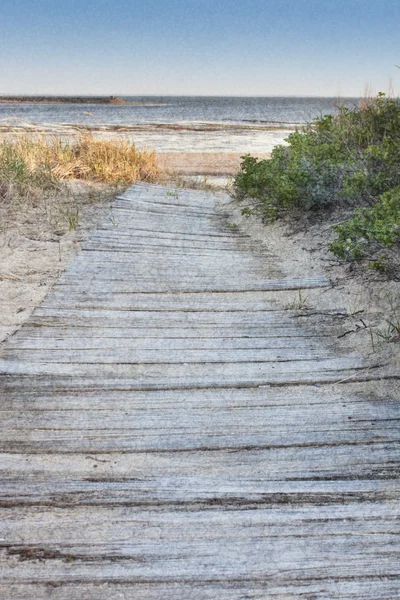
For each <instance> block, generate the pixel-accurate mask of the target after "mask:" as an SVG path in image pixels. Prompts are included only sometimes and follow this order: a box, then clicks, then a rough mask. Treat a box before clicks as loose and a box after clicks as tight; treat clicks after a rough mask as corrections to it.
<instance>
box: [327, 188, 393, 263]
mask: <svg viewBox="0 0 400 600" xmlns="http://www.w3.org/2000/svg"><path fill="white" fill-rule="evenodd" d="M335 230H336V232H337V234H338V235H337V239H336V240H335V241H334V242H333V243H331V245H330V248H331V250H332V252H334V254H336V256H338V257H339V258H343V259H350V260H360V259H362V258H368V259H369V260H370V261H371V266H372V267H374V268H376V269H378V270H385V269H386V262H387V259H388V256H387V252H386V250H387V249H391V248H398V246H399V244H400V187H397V188H393V189H392V190H390V191H389V192H386V193H385V194H382V196H380V198H379V201H378V202H377V203H376V204H375V205H374V206H373V207H371V208H358V209H356V210H355V211H354V214H353V216H352V217H351V218H350V219H349V220H348V221H346V222H345V223H343V224H341V225H336V227H335Z"/></svg>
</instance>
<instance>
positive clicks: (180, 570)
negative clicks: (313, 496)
mask: <svg viewBox="0 0 400 600" xmlns="http://www.w3.org/2000/svg"><path fill="white" fill-rule="evenodd" d="M397 510H398V509H397V505H396V504H395V503H389V504H386V503H384V502H381V503H380V510H379V511H378V514H374V510H373V509H372V510H370V509H369V508H368V507H361V506H360V505H355V506H351V505H350V506H346V507H345V509H344V510H343V507H341V506H340V505H339V506H332V505H331V506H329V507H327V508H325V509H324V507H323V506H318V507H315V506H313V507H310V508H298V509H296V508H295V509H293V508H280V509H279V510H278V511H273V510H269V509H264V510H263V509H257V510H246V511H242V510H236V511H234V512H233V514H232V512H231V511H223V510H220V509H218V508H217V509H210V510H208V511H204V510H203V511H196V510H194V511H189V512H184V511H175V510H172V511H168V510H164V511H162V512H160V511H149V510H142V511H141V510H137V509H129V508H127V507H124V508H121V509H118V508H110V509H106V508H104V507H102V508H99V509H96V508H95V507H90V509H85V508H84V507H80V508H79V509H64V510H62V511H59V510H57V509H54V508H52V509H50V510H46V509H43V510H42V511H40V512H39V513H38V511H37V510H33V511H32V509H31V510H30V509H29V508H25V509H24V510H23V512H22V514H21V515H20V517H19V518H18V517H16V515H15V510H14V509H10V510H7V509H3V510H2V515H3V521H4V520H6V521H8V520H9V519H12V521H11V522H12V527H11V528H10V527H9V526H7V525H6V526H5V527H1V530H2V537H3V538H4V536H6V537H7V542H6V543H4V542H2V543H1V545H2V547H3V550H4V553H3V556H4V559H3V560H1V558H0V561H1V562H0V574H1V577H2V580H3V581H4V582H6V583H15V582H17V581H21V582H27V583H28V582H33V581H37V582H43V581H54V580H56V581H57V580H61V581H82V582H87V581H116V582H118V581H120V580H123V581H127V582H137V581H143V582H148V581H149V580H151V581H160V582H163V581H164V582H165V581H171V582H172V581H174V582H182V581H186V582H188V583H191V582H194V581H196V582H201V581H205V582H210V581H211V582H212V581H221V580H223V579H225V578H226V575H227V569H228V570H229V573H231V574H232V575H233V574H235V576H234V579H235V580H239V581H240V580H244V581H266V580H269V581H274V582H279V583H281V584H282V583H284V582H285V583H286V584H289V583H291V584H292V585H293V584H295V583H296V582H297V581H299V580H300V581H309V580H312V579H315V578H316V577H315V571H316V570H317V571H318V579H319V580H321V579H322V580H327V579H328V580H329V579H331V578H339V579H343V578H351V579H354V578H360V579H361V580H362V579H363V578H366V577H370V578H371V577H372V578H373V577H378V576H380V577H387V578H389V577H392V578H394V577H395V578H397V580H399V579H400V563H399V562H398V561H397V557H398V552H399V550H400V547H399V546H400V536H399V535H398V527H396V515H397ZM382 517H384V518H385V520H386V522H385V520H382ZM232 521H234V526H232ZM71 524H74V525H73V526H72V527H71ZM389 524H391V525H392V528H390V527H389ZM21 539H22V540H23V542H22V543H21ZM322 540H323V541H322ZM377 551H379V553H380V560H379V562H377V561H376V560H375V555H376V552H377ZM18 557H20V558H22V560H18ZM266 557H268V560H266ZM13 558H14V559H16V560H12V559H13ZM24 558H27V560H24ZM10 559H11V560H10ZM41 559H42V560H41ZM1 563H3V564H1ZM232 575H231V576H232Z"/></svg>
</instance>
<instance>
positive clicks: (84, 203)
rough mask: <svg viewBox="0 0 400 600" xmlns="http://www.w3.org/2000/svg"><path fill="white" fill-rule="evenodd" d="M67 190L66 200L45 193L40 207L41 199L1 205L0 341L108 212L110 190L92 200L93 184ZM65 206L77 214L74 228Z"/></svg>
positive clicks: (20, 321)
mask: <svg viewBox="0 0 400 600" xmlns="http://www.w3.org/2000/svg"><path fill="white" fill-rule="evenodd" d="M100 187H101V186H100ZM66 190H67V191H68V194H67V196H68V197H67V198H66V197H62V198H51V197H49V198H48V199H47V202H46V204H45V205H44V203H43V201H42V199H40V200H39V201H38V202H37V203H36V205H34V204H31V205H28V204H25V205H24V206H20V207H18V206H10V205H6V204H5V203H3V204H1V203H0V223H1V230H0V343H1V342H2V341H4V340H5V339H6V338H7V337H8V336H10V335H11V334H12V333H13V332H15V331H16V330H17V329H18V328H19V327H20V326H21V325H22V324H23V323H24V322H25V321H26V320H27V319H28V318H29V316H30V315H31V313H32V311H33V309H34V308H35V306H38V305H39V304H40V302H41V301H42V300H43V299H44V298H45V296H46V294H47V293H48V291H49V290H50V288H51V287H52V285H54V283H55V282H56V281H57V279H58V278H59V276H60V274H61V273H62V271H63V270H64V269H65V267H66V266H67V265H68V264H69V263H70V262H72V260H73V259H74V257H75V255H76V253H77V252H78V251H79V250H80V248H81V247H82V244H83V243H84V241H85V240H86V239H87V238H88V237H89V235H90V234H91V233H92V231H94V230H95V228H96V226H97V224H98V223H99V222H101V221H102V220H103V219H104V217H105V215H106V214H107V212H108V211H109V208H108V203H107V202H105V201H104V200H105V198H106V197H109V194H105V195H104V196H103V197H102V200H101V201H100V199H99V197H97V199H95V198H92V195H93V186H89V185H87V184H82V183H73V184H69V185H67V186H66ZM95 191H96V193H99V192H100V190H99V186H96V189H95ZM68 206H69V207H70V208H71V211H72V212H71V214H72V215H75V214H78V218H79V221H78V226H77V228H76V229H70V226H69V225H68V220H67V218H66V215H65V211H66V210H67V207H68ZM76 210H78V213H76Z"/></svg>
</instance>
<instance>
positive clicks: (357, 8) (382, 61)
mask: <svg viewBox="0 0 400 600" xmlns="http://www.w3.org/2000/svg"><path fill="white" fill-rule="evenodd" d="M396 63H397V64H398V63H400V0H330V1H326V0H237V1H232V0H140V1H136V0H0V94H18V93H19V94H121V95H122V94H125V95H158V94H159V95H168V94H170V95H238V96H241V95H249V96H251V95H255V96H264V95H265V96H268V95H310V96H318V95H321V96H338V95H341V96H353V95H354V96H358V95H362V94H363V93H364V89H365V86H366V85H370V86H371V89H372V92H377V91H387V90H388V88H389V84H390V79H391V78H392V80H393V88H394V91H395V93H396V94H398V93H399V92H400V69H396V68H395V67H394V64H396Z"/></svg>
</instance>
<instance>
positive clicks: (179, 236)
mask: <svg viewBox="0 0 400 600" xmlns="http://www.w3.org/2000/svg"><path fill="white" fill-rule="evenodd" d="M223 202H224V199H219V198H217V197H216V196H214V195H213V194H210V193H205V192H200V191H190V190H173V189H169V188H163V187H160V186H153V185H143V184H137V185H135V186H133V187H132V188H130V189H129V190H127V191H126V192H125V193H124V194H122V195H121V196H120V197H119V198H117V199H116V201H115V204H114V207H113V209H112V214H111V216H110V217H109V218H108V219H107V220H106V222H105V223H103V224H102V225H101V227H100V228H99V229H98V230H97V232H96V233H95V234H94V235H93V237H92V239H91V240H90V241H89V242H88V243H87V244H86V246H85V249H84V251H83V252H82V253H81V254H80V255H79V256H78V257H77V258H76V260H75V262H74V263H73V264H72V265H71V266H70V267H69V268H68V269H67V270H66V271H65V272H64V273H63V274H62V276H61V278H60V280H59V282H58V283H57V285H55V286H54V288H53V289H52V291H51V292H50V294H49V295H48V296H47V298H46V299H45V300H44V302H43V303H42V305H41V306H40V307H38V308H37V309H36V310H35V311H34V312H33V314H32V316H31V318H30V319H29V321H28V322H27V324H26V325H25V326H24V327H23V328H22V329H21V330H19V331H18V332H17V333H15V334H14V335H12V336H11V337H10V338H9V339H8V341H7V343H6V344H4V345H3V347H2V348H1V350H0V399H1V401H0V411H1V420H0V451H1V459H0V470H1V489H0V598H1V600H3V599H4V600H17V599H18V600H33V599H35V600H37V599H40V600H42V599H43V600H47V599H49V600H50V599H53V600H100V599H101V600H103V599H104V598H107V600H117V599H118V600H120V599H124V598H129V599H131V598H134V599H135V600H136V599H139V600H140V599H143V600H161V599H162V600H188V599H190V600H244V599H248V598H252V599H254V600H268V599H271V600H299V599H300V598H301V599H305V600H339V599H340V600H344V599H349V600H394V599H396V598H400V528H399V513H400V509H399V506H400V486H399V473H400V469H399V466H400V427H399V422H400V416H399V404H398V400H399V393H398V381H397V380H396V378H393V379H389V375H386V374H385V371H384V369H382V368H379V365H374V364H372V363H369V362H368V361H366V360H364V359H361V358H359V357H356V356H347V355H346V354H345V353H344V352H343V351H339V350H338V348H337V345H336V343H335V334H336V332H337V322H336V320H335V319H336V317H335V316H334V315H326V316H325V317H324V319H319V318H317V319H314V320H313V319H305V320H304V319H303V320H299V319H296V318H293V316H294V315H293V312H292V311H290V310H287V308H286V305H285V302H287V294H289V296H290V294H292V295H293V293H292V292H291V290H303V289H306V288H319V287H321V288H326V287H327V286H329V281H328V280H327V279H326V278H325V277H324V276H322V275H321V276H318V275H312V276H309V275H307V274H305V275H304V277H303V278H293V277H291V275H290V273H288V274H284V273H281V272H280V268H279V264H278V261H277V259H276V257H275V256H274V255H273V254H272V253H271V252H270V251H269V249H268V248H267V247H265V246H260V244H258V243H255V242H254V241H253V240H252V239H251V238H250V237H248V236H247V235H245V234H243V233H241V232H240V231H236V230H235V228H232V227H230V226H229V217H228V216H227V214H225V209H224V204H223ZM285 293H286V300H285V297H284V296H283V295H284V294H285ZM361 382H363V383H361Z"/></svg>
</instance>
